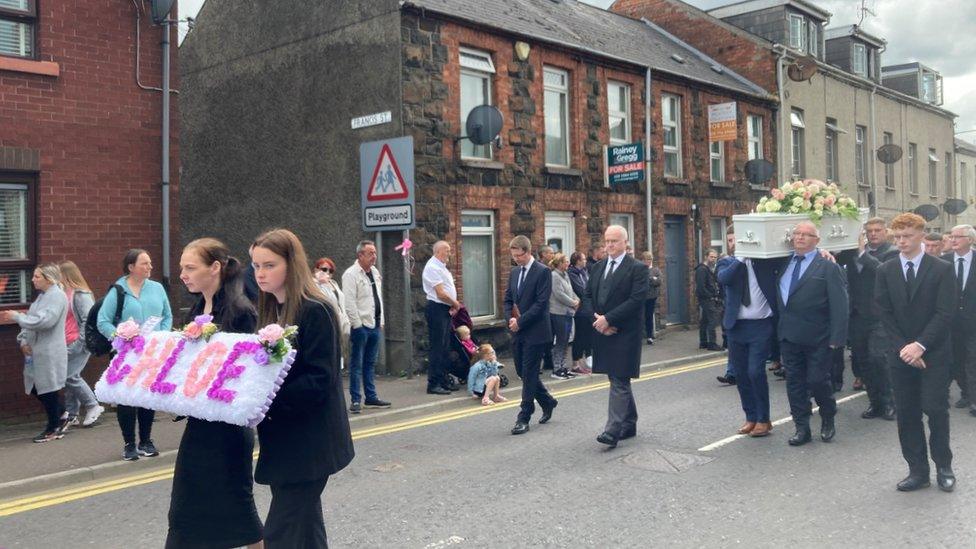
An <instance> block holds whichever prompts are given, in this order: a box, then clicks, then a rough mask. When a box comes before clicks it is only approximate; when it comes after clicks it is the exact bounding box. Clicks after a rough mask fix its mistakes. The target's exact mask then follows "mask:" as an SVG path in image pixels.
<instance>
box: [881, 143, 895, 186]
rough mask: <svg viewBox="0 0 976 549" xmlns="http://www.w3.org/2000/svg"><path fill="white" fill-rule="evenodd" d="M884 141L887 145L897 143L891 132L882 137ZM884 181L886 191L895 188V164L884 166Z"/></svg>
mask: <svg viewBox="0 0 976 549" xmlns="http://www.w3.org/2000/svg"><path fill="white" fill-rule="evenodd" d="M882 139H883V140H884V144H885V145H891V144H892V143H894V142H895V136H894V134H892V133H891V132H884V137H882ZM884 179H885V181H884V185H885V188H886V189H894V188H895V164H894V163H893V162H892V163H891V164H885V165H884Z"/></svg>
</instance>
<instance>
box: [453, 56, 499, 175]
mask: <svg viewBox="0 0 976 549" xmlns="http://www.w3.org/2000/svg"><path fill="white" fill-rule="evenodd" d="M458 63H459V65H460V67H461V70H460V75H459V77H458V103H459V105H458V107H459V109H458V111H459V112H460V114H461V120H460V125H461V126H464V123H465V120H467V117H468V113H469V112H470V110H469V111H468V112H464V107H463V106H461V95H462V94H463V93H464V87H462V86H461V85H460V79H461V78H463V77H464V76H469V77H472V78H479V79H481V80H482V81H483V82H484V83H485V85H484V90H485V97H484V99H483V100H484V103H482V105H491V101H492V76H493V75H494V74H495V64H494V63H493V62H492V60H491V54H490V53H488V52H485V51H480V50H474V49H471V48H459V52H458ZM472 108H473V107H472ZM479 151H483V153H482V154H478V152H479ZM493 155H494V151H493V150H492V146H491V143H488V144H485V145H475V144H474V143H472V142H471V141H470V140H467V139H465V140H463V141H461V158H463V159H472V160H491V159H492V157H493Z"/></svg>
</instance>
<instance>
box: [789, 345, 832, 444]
mask: <svg viewBox="0 0 976 549" xmlns="http://www.w3.org/2000/svg"><path fill="white" fill-rule="evenodd" d="M780 353H781V354H782V358H783V366H784V367H785V368H786V392H787V396H788V397H789V401H790V415H792V416H793V422H794V423H796V426H797V427H798V428H799V427H807V428H809V427H810V416H811V415H812V414H813V406H811V405H810V397H811V396H813V399H814V400H815V401H817V406H820V417H822V418H832V417H834V414H836V413H837V401H836V400H834V388H833V387H832V386H831V385H830V366H831V349H830V347H828V346H827V344H826V343H824V344H822V345H800V344H798V343H792V342H790V341H780Z"/></svg>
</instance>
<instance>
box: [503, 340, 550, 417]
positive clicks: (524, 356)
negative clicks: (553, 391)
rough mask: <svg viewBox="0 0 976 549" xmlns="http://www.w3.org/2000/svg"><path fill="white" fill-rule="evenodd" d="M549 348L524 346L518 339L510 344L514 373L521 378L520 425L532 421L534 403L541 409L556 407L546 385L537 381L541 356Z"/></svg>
mask: <svg viewBox="0 0 976 549" xmlns="http://www.w3.org/2000/svg"><path fill="white" fill-rule="evenodd" d="M549 347H550V346H549V345H547V344H546V343H537V344H534V345H533V344H526V343H525V342H523V341H521V340H520V339H519V338H516V339H515V341H513V342H512V354H513V355H514V356H513V357H512V358H513V359H514V360H515V373H517V374H518V376H519V377H520V378H522V405H521V407H520V409H519V414H518V419H517V421H519V422H520V423H528V422H529V420H530V419H532V413H533V412H535V401H538V402H539V406H541V407H542V408H551V407H552V406H555V405H556V399H555V398H553V397H552V395H550V394H549V390H548V389H546V385H545V384H544V383H542V380H541V379H539V368H540V367H541V365H542V355H543V354H545V351H546V349H547V348H549Z"/></svg>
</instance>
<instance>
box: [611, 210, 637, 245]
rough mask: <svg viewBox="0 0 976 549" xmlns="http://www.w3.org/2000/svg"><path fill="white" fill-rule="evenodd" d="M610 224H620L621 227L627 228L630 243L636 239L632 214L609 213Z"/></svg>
mask: <svg viewBox="0 0 976 549" xmlns="http://www.w3.org/2000/svg"><path fill="white" fill-rule="evenodd" d="M610 224H611V225H620V226H621V227H623V228H625V229H627V236H628V238H629V240H630V244H631V245H633V244H634V241H635V240H636V239H637V235H635V234H634V214H629V213H611V214H610Z"/></svg>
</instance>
